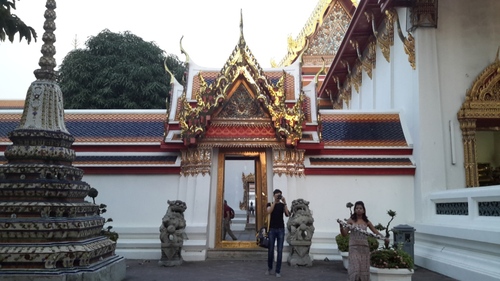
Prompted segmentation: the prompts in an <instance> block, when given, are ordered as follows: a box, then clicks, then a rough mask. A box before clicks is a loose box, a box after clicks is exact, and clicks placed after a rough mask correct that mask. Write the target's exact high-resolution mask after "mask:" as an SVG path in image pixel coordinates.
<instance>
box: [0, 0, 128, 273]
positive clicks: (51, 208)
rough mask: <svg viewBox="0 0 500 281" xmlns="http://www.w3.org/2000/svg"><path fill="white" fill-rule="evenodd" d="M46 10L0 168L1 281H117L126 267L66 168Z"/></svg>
mask: <svg viewBox="0 0 500 281" xmlns="http://www.w3.org/2000/svg"><path fill="white" fill-rule="evenodd" d="M46 8H47V10H46V12H45V23H44V30H45V32H44V34H43V37H42V40H43V42H44V44H43V46H42V50H41V52H42V54H43V56H42V57H41V58H40V61H39V66H40V69H37V70H35V77H36V79H37V80H36V81H35V82H33V83H32V84H31V86H30V88H29V89H28V93H27V95H26V101H25V105H24V111H23V115H22V118H21V120H20V124H19V126H18V127H17V128H16V129H15V130H14V131H12V132H10V134H9V138H10V140H11V141H12V143H13V144H12V145H11V146H9V147H7V149H6V151H5V158H6V159H7V160H8V163H7V164H5V165H3V166H0V279H2V280H20V279H22V280H26V279H27V280H37V279H36V278H39V277H41V278H44V279H43V280H67V279H65V278H66V277H68V275H77V276H74V277H73V279H71V280H98V279H99V280H122V279H124V277H125V261H124V259H123V258H122V257H119V256H116V255H115V247H116V242H113V241H111V240H110V239H108V238H107V237H106V236H101V235H100V233H101V230H102V228H103V225H104V223H105V219H104V218H103V217H101V216H100V215H99V206H97V205H95V204H93V203H90V202H87V201H85V197H86V196H87V194H88V191H89V189H90V186H89V184H88V183H86V182H84V181H82V177H83V171H82V170H81V169H79V168H76V167H74V166H72V162H73V160H74V159H75V152H74V150H73V149H71V145H72V144H73V141H74V138H73V136H72V135H71V134H70V133H69V132H68V130H67V129H66V125H65V123H64V106H63V98H62V92H61V89H60V88H59V85H58V84H57V82H56V71H55V70H54V68H55V66H56V62H55V59H54V55H55V47H54V45H53V43H54V42H55V41H56V40H55V35H54V33H53V32H54V30H55V22H54V20H55V18H56V13H55V11H54V10H55V8H56V1H55V0H48V1H47V2H46ZM23 278H24V279H23ZM33 278H34V279H33ZM75 278H76V279H75ZM96 278H97V279H96Z"/></svg>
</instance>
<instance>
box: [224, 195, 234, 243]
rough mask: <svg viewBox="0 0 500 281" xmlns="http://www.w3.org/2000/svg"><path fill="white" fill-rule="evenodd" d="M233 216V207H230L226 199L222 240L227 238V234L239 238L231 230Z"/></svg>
mask: <svg viewBox="0 0 500 281" xmlns="http://www.w3.org/2000/svg"><path fill="white" fill-rule="evenodd" d="M233 217H234V211H233V209H232V208H231V207H229V205H228V204H227V201H226V200H224V233H223V234H222V240H226V234H229V236H231V238H233V240H238V239H236V236H235V235H234V234H233V231H232V230H231V220H232V219H233Z"/></svg>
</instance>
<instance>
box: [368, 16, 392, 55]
mask: <svg viewBox="0 0 500 281" xmlns="http://www.w3.org/2000/svg"><path fill="white" fill-rule="evenodd" d="M365 16H366V17H367V19H368V21H369V22H370V21H371V23H372V29H373V35H374V36H375V38H377V43H378V45H379V47H380V49H381V51H382V54H383V55H384V58H385V59H386V60H387V62H390V61H391V47H392V46H393V45H394V14H393V13H386V17H385V19H384V22H385V30H384V31H383V32H378V31H377V26H375V17H374V16H373V14H372V13H369V12H365Z"/></svg>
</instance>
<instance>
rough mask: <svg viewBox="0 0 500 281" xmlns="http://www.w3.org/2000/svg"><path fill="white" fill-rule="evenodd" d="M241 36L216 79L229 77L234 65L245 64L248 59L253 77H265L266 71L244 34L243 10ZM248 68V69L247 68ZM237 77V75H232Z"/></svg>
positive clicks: (247, 63) (247, 62)
mask: <svg viewBox="0 0 500 281" xmlns="http://www.w3.org/2000/svg"><path fill="white" fill-rule="evenodd" d="M240 13H241V14H240V38H239V39H238V44H237V45H236V46H235V48H234V50H233V52H232V53H231V55H230V56H229V58H228V59H227V60H226V63H225V64H224V67H223V68H222V69H221V70H220V73H219V77H217V79H216V80H219V78H220V77H222V76H225V77H227V76H228V74H230V73H231V69H232V68H233V67H234V66H244V65H245V64H244V61H243V60H245V61H246V65H248V66H251V68H252V69H251V70H252V71H251V72H250V73H251V74H252V76H253V77H252V78H254V80H256V78H258V77H264V71H263V69H262V68H261V67H260V65H259V63H258V62H257V60H256V59H255V56H254V55H253V53H252V51H251V50H250V48H249V47H248V45H247V42H246V41H245V37H244V34H243V11H240ZM247 70H248V69H247ZM232 78H235V77H232Z"/></svg>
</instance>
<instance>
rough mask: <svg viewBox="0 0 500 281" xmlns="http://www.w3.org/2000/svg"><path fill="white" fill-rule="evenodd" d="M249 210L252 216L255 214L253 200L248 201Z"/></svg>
mask: <svg viewBox="0 0 500 281" xmlns="http://www.w3.org/2000/svg"><path fill="white" fill-rule="evenodd" d="M249 211H250V215H252V216H253V215H255V208H254V207H253V202H250V209H249Z"/></svg>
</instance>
